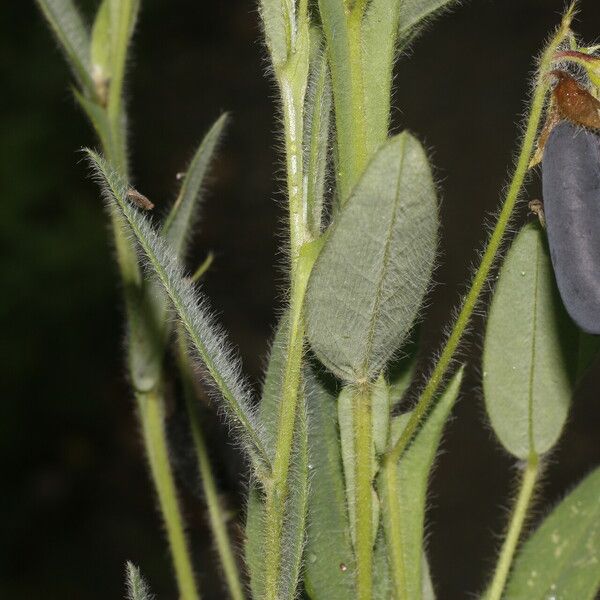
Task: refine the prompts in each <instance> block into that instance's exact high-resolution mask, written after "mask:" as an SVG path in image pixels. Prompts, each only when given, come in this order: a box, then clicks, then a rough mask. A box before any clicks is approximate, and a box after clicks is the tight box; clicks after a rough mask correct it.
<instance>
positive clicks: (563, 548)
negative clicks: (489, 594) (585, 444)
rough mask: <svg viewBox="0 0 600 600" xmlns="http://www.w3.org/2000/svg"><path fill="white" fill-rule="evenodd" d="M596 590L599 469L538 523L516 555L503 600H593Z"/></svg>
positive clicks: (599, 573) (599, 575)
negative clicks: (537, 526)
mask: <svg viewBox="0 0 600 600" xmlns="http://www.w3.org/2000/svg"><path fill="white" fill-rule="evenodd" d="M599 590H600V469H599V468H597V469H596V470H595V471H593V472H592V473H590V474H589V475H588V476H587V477H586V478H585V479H584V480H583V481H582V482H581V483H580V484H579V485H578V486H577V487H576V488H575V489H574V490H573V491H572V492H571V493H570V494H569V495H568V496H567V497H566V498H565V499H564V500H563V501H562V502H561V503H560V504H558V505H557V506H556V507H555V508H554V510H553V511H552V512H551V513H550V514H549V515H548V516H547V517H546V519H545V520H544V521H542V523H541V525H540V526H539V528H538V529H537V530H536V531H535V532H534V533H533V535H532V536H531V537H530V538H529V539H528V540H527V541H526V542H525V544H524V545H523V548H522V549H521V551H520V552H519V553H518V555H517V557H516V559H515V563H514V566H513V571H512V574H511V576H510V578H509V581H508V584H507V587H506V591H505V595H504V598H506V600H547V599H548V598H556V599H561V598H565V600H566V599H570V598H573V599H575V598H577V600H593V599H594V598H596V597H597V596H596V594H597V593H598V591H599Z"/></svg>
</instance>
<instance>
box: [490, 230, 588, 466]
mask: <svg viewBox="0 0 600 600" xmlns="http://www.w3.org/2000/svg"><path fill="white" fill-rule="evenodd" d="M576 357H577V335H576V332H575V331H574V329H573V326H572V325H571V323H570V321H569V319H568V317H567V316H566V313H565V310H564V308H563V307H562V304H561V302H560V298H559V295H558V291H557V290H556V285H555V282H554V275H553V273H552V266H551V264H550V257H549V255H548V250H547V247H546V243H545V240H544V238H543V233H542V232H541V231H540V230H539V228H538V227H536V226H535V225H533V224H532V225H528V226H527V227H525V228H524V229H523V230H522V231H521V232H520V233H519V235H518V236H517V238H516V239H515V241H514V243H513V244H512V246H511V248H510V250H509V251H508V255H507V257H506V260H505V261H504V264H503V266H502V269H501V270H500V274H499V277H498V284H497V287H496V293H495V295H494V299H493V300H492V305H491V308H490V315H489V319H488V325H487V331H486V337H485V346H484V352H483V389H484V394H485V401H486V407H487V412H488V415H489V417H490V421H491V423H492V427H493V428H494V431H495V433H496V435H497V436H498V438H499V439H500V441H501V442H502V444H503V445H504V447H505V448H506V449H507V450H508V451H509V452H511V453H512V454H513V455H514V456H516V457H517V458H527V457H528V456H529V454H530V453H532V452H534V453H537V454H543V453H544V452H547V451H548V450H550V448H552V447H553V446H554V444H555V443H556V441H557V439H558V437H559V436H560V433H561V431H562V429H563V426H564V423H565V420H566V418H567V413H568V410H569V404H570V400H571V394H572V386H573V374H574V367H575V365H574V364H573V361H574V359H576Z"/></svg>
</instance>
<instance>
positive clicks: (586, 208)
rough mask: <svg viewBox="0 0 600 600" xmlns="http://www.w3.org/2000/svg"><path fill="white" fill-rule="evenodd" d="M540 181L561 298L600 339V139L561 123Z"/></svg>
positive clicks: (548, 146) (551, 141)
mask: <svg viewBox="0 0 600 600" xmlns="http://www.w3.org/2000/svg"><path fill="white" fill-rule="evenodd" d="M542 182H543V193H544V213H545V219H546V228H547V231H548V244H549V246H550V256H551V259H552V265H553V267H554V273H555V275H556V282H557V284H558V289H559V291H560V295H561V298H562V300H563V303H564V305H565V307H566V309H567V311H568V313H569V314H570V315H571V318H572V319H573V321H575V323H576V324H577V325H578V326H579V327H580V328H581V329H582V330H583V331H585V332H587V333H592V334H596V335H600V135H598V133H596V132H594V131H592V130H589V129H584V128H582V127H581V126H578V125H575V124H573V123H570V122H567V121H562V122H561V123H559V124H558V125H557V126H556V127H555V128H554V129H553V130H552V133H551V134H550V136H549V138H548V141H547V143H546V146H545V149H544V159H543V164H542Z"/></svg>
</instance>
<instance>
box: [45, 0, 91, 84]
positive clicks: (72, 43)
mask: <svg viewBox="0 0 600 600" xmlns="http://www.w3.org/2000/svg"><path fill="white" fill-rule="evenodd" d="M37 4H38V6H39V7H40V10H41V11H42V14H43V15H44V17H45V18H46V21H47V22H48V25H50V28H51V29H52V32H53V33H54V35H55V36H56V39H57V40H58V43H59V44H60V47H61V50H62V51H63V53H64V54H65V56H66V58H67V61H68V63H69V66H70V67H71V70H72V71H73V75H74V76H75V79H76V80H77V82H78V84H79V86H80V87H81V89H82V90H83V92H84V93H85V94H86V95H89V96H94V95H95V87H94V82H93V80H92V76H91V70H90V34H89V31H88V29H87V27H86V26H85V24H84V22H83V19H82V17H81V14H80V12H79V10H78V9H77V7H76V6H75V3H74V2H73V0H37Z"/></svg>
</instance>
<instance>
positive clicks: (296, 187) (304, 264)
mask: <svg viewBox="0 0 600 600" xmlns="http://www.w3.org/2000/svg"><path fill="white" fill-rule="evenodd" d="M296 66H297V63H295V62H294V61H290V62H289V63H288V64H287V65H286V67H284V69H283V71H282V72H281V73H280V75H279V83H280V88H281V94H282V103H283V121H284V132H285V149H286V174H287V193H288V207H289V221H290V263H291V264H290V278H291V283H290V286H291V289H290V307H289V311H290V333H289V339H288V342H287V344H288V345H287V353H286V363H285V369H284V376H283V386H282V395H281V403H280V409H279V420H278V427H277V439H276V442H275V456H274V459H273V470H272V476H271V479H270V481H269V483H268V486H267V489H266V499H265V521H266V533H265V553H266V556H265V568H266V573H265V598H266V599H267V600H277V598H278V586H279V579H280V571H281V567H282V561H281V556H282V542H283V540H282V534H283V524H284V518H285V506H286V500H287V496H288V475H289V470H290V460H291V455H292V445H293V441H294V429H295V424H296V415H297V408H298V401H299V394H300V385H301V366H302V355H303V351H304V331H305V325H304V315H303V307H304V296H305V294H306V287H307V285H308V277H309V275H310V272H311V270H312V266H313V264H314V261H315V259H316V254H315V252H314V251H313V250H314V248H315V246H314V245H313V244H308V242H309V241H310V234H309V230H308V214H307V206H306V203H305V201H304V198H305V196H304V193H303V145H302V144H303V139H302V136H303V130H304V119H303V109H304V94H305V89H306V87H305V86H306V79H304V81H298V76H297V71H296V69H295V67H296Z"/></svg>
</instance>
